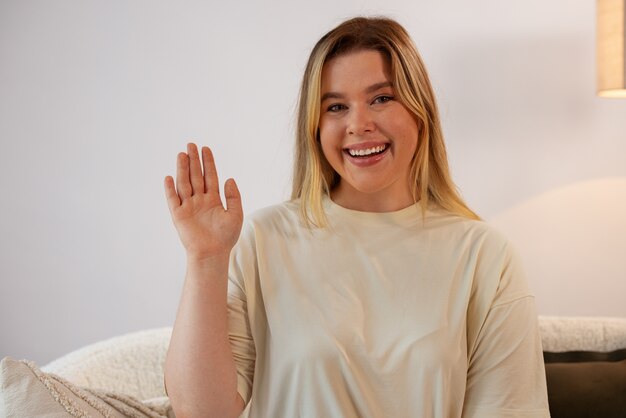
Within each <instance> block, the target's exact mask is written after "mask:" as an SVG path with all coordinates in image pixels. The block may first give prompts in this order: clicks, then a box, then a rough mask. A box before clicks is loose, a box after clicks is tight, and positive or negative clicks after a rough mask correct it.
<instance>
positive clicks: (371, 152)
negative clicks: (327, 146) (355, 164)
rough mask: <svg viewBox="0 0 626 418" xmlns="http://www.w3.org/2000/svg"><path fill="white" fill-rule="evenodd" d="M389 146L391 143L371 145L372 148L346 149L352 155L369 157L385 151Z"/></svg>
mask: <svg viewBox="0 0 626 418" xmlns="http://www.w3.org/2000/svg"><path fill="white" fill-rule="evenodd" d="M387 148H389V144H383V145H379V146H377V147H371V148H366V149H360V150H356V149H347V150H346V151H347V152H348V154H350V156H352V157H357V158H358V157H369V156H371V155H377V154H382V153H383V152H385V150H386V149H387Z"/></svg>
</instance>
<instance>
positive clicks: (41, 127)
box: [0, 0, 626, 364]
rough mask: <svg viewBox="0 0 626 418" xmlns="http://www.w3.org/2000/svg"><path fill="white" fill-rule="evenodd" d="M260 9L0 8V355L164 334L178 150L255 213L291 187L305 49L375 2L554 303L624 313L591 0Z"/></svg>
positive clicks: (617, 112)
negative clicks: (171, 192) (200, 148)
mask: <svg viewBox="0 0 626 418" xmlns="http://www.w3.org/2000/svg"><path fill="white" fill-rule="evenodd" d="M212 3H213V4H212ZM250 3H251V4H249V5H246V6H244V5H243V3H242V2H219V3H218V2H207V1H204V2H200V1H187V2H174V1H171V2H167V1H162V0H159V1H156V0H150V1H147V0H142V1H140V0H136V1H126V0H117V1H106V2H104V1H85V0H65V1H61V0H60V1H55V2H49V1H41V0H40V1H23V0H0V141H1V151H0V193H1V197H0V199H1V200H0V357H1V356H4V355H11V356H13V357H17V358H28V359H32V360H35V361H37V362H38V363H40V364H45V363H46V362H48V361H50V360H52V359H53V358H56V357H58V356H60V355H62V354H64V353H66V352H68V351H71V350H73V349H76V348H79V347H81V346H83V345H85V344H88V343H91V342H95V341H98V340H101V339H104V338H108V337H112V336H115V335H118V334H121V333H125V332H130V331H135V330H139V329H144V328H150V327H159V326H167V325H171V324H172V323H173V320H174V317H175V313H176V307H177V305H178V298H179V294H180V290H181V285H182V280H183V274H184V271H183V270H184V254H183V251H182V248H181V246H180V244H179V242H178V238H177V235H176V232H175V230H174V228H173V226H172V225H171V222H170V219H169V213H168V210H167V207H166V204H165V201H164V198H163V190H162V181H163V177H164V176H165V175H167V174H173V173H174V167H175V156H176V153H177V152H178V151H182V150H184V147H185V143H186V142H187V141H189V140H193V141H197V142H198V143H200V144H207V145H210V146H211V147H213V149H214V152H215V155H216V158H217V164H218V170H219V173H220V176H221V178H222V179H226V178H227V177H230V176H232V177H235V178H236V179H237V181H238V183H239V185H240V188H241V190H242V194H243V199H244V208H245V210H246V212H247V213H249V212H251V211H253V210H255V209H257V208H260V207H263V206H267V205H269V204H272V203H275V202H279V201H281V200H283V199H285V198H287V197H288V194H289V188H290V184H289V177H290V175H291V153H292V130H293V120H294V117H295V116H294V115H295V112H294V108H295V102H296V94H297V89H298V85H299V80H300V77H301V73H302V71H303V67H304V64H305V60H306V57H307V55H308V53H309V51H310V49H311V48H312V46H313V44H314V43H315V41H316V40H317V39H318V38H319V37H320V36H321V35H322V34H323V33H324V32H325V31H327V30H329V29H330V28H332V27H333V26H334V25H336V24H337V23H339V22H340V21H341V20H343V19H344V18H346V17H350V16H352V15H354V14H362V13H365V14H372V13H382V14H386V15H389V16H391V17H395V18H397V19H398V20H399V21H400V22H401V23H403V24H404V25H405V26H406V27H407V29H408V30H409V31H410V33H411V34H412V35H413V37H414V39H415V41H416V43H417V45H418V48H419V49H420V51H421V53H422V56H423V58H424V60H425V61H426V64H427V66H428V67H429V69H430V73H431V77H432V80H433V83H434V87H435V89H436V91H437V93H438V97H439V102H440V107H441V111H442V115H443V123H444V130H445V132H446V136H447V141H448V147H449V152H450V161H451V166H452V170H453V174H454V176H455V178H456V180H457V182H458V184H459V186H460V188H461V189H462V191H463V193H464V196H465V197H466V199H467V200H468V202H469V203H470V205H471V206H473V207H474V208H475V209H476V210H477V211H479V212H480V213H481V214H482V215H483V216H484V217H485V218H486V219H488V220H491V221H492V222H493V223H494V224H496V226H497V227H499V228H500V229H502V230H503V231H504V232H505V233H506V234H507V235H508V236H509V237H510V238H511V240H512V241H513V242H514V244H515V245H516V247H517V248H518V250H519V251H520V253H521V254H522V257H523V258H524V260H525V263H526V267H527V270H528V273H529V281H530V283H531V286H532V288H533V290H534V291H535V293H536V294H537V301H538V307H539V311H540V313H542V314H559V315H614V316H625V315H626V304H625V303H624V302H623V299H624V295H625V294H626V286H625V284H624V283H625V281H626V261H625V259H626V257H625V256H626V238H624V237H625V236H626V234H625V233H626V220H624V216H623V214H624V213H626V211H625V209H626V186H625V182H626V164H625V163H626V117H625V115H626V100H607V99H599V98H596V97H595V95H594V78H595V70H594V57H595V51H594V34H595V6H594V3H593V1H577V2H572V1H569V0H554V1H551V2H545V1H542V0H528V1H525V2H501V1H497V0H475V1H472V2H463V1H460V0H458V1H441V2H432V1H415V0H412V1H407V0H402V1H400V0H397V1H386V2H384V4H385V6H384V7H383V6H379V5H380V4H383V3H382V2H378V1H373V0H371V1H355V0H346V1H341V2H338V1H334V0H333V1H330V0H325V1H317V2H293V1H288V0H278V1H274V2H269V1H264V2H257V3H254V2H250Z"/></svg>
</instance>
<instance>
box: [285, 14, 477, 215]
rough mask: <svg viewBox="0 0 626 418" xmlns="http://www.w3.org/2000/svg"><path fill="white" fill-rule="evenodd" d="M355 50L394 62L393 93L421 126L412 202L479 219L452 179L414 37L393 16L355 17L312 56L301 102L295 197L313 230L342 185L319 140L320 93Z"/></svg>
mask: <svg viewBox="0 0 626 418" xmlns="http://www.w3.org/2000/svg"><path fill="white" fill-rule="evenodd" d="M356 50H376V51H379V52H381V53H382V54H383V56H384V57H385V58H386V59H387V60H388V61H389V64H390V68H391V77H392V83H393V88H394V91H395V92H396V95H397V96H398V98H399V100H400V101H401V102H402V104H404V106H405V107H406V108H407V109H408V110H409V112H411V113H412V114H413V115H414V117H415V118H416V120H417V121H418V126H419V133H418V135H419V138H418V142H417V149H416V152H415V155H414V156H413V160H412V163H411V164H412V165H411V171H410V173H411V174H410V176H411V178H410V182H411V183H410V184H414V187H413V201H414V202H417V201H418V200H419V201H420V202H422V213H424V212H425V210H426V208H427V207H428V204H429V202H433V203H435V204H437V205H438V206H440V207H441V208H443V209H445V210H447V211H449V212H451V213H454V214H457V215H460V216H463V217H466V218H470V219H480V218H479V217H478V215H476V214H475V213H474V212H473V211H472V210H471V209H470V208H469V207H468V206H467V205H466V204H465V202H464V201H463V199H462V198H461V197H460V195H459V193H458V191H457V188H456V186H455V185H454V183H453V181H452V178H451V176H450V172H449V168H448V158H447V153H446V148H445V144H444V141H443V132H442V129H441V123H440V121H439V111H438V110H437V103H436V100H435V95H434V93H433V90H432V87H431V84H430V80H429V78H428V74H427V72H426V68H425V66H424V63H423V62H422V59H421V57H420V55H419V53H418V52H417V49H416V48H415V45H414V44H413V41H412V40H411V38H410V36H409V34H408V33H407V32H406V30H405V29H404V28H403V27H402V26H401V25H400V24H399V23H397V22H396V21H394V20H391V19H388V18H381V17H378V18H367V17H356V18H353V19H350V20H347V21H345V22H343V23H341V24H340V25H339V26H337V27H336V28H334V29H333V30H331V31H330V32H328V33H327V34H326V35H324V36H323V37H322V38H321V39H320V40H319V41H318V42H317V44H316V45H315V47H314V48H313V50H312V51H311V55H310V56H309V60H308V62H307V66H306V70H305V72H304V76H303V78H302V86H301V89H300V98H299V102H298V119H297V127H296V149H295V163H294V172H293V186H292V192H291V198H292V199H300V211H301V216H302V218H303V220H304V222H305V224H307V225H308V226H310V225H311V224H313V225H315V226H318V227H323V226H325V225H326V224H327V219H326V215H325V213H324V209H323V206H322V199H323V197H324V195H330V190H332V188H333V187H334V186H336V185H337V184H338V183H339V180H340V177H339V175H338V174H337V172H335V170H334V169H333V168H332V167H331V166H330V164H329V163H328V161H327V160H326V157H325V156H324V154H323V152H322V148H321V145H320V142H319V120H320V89H321V77H322V69H323V67H324V64H325V63H326V62H327V61H328V60H330V59H332V58H334V57H337V56H339V55H342V54H346V53H349V52H354V51H356Z"/></svg>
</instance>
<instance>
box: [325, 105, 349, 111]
mask: <svg viewBox="0 0 626 418" xmlns="http://www.w3.org/2000/svg"><path fill="white" fill-rule="evenodd" d="M345 108H346V107H345V106H344V105H342V104H334V105H330V106H328V111H329V112H339V111H340V110H343V109H345Z"/></svg>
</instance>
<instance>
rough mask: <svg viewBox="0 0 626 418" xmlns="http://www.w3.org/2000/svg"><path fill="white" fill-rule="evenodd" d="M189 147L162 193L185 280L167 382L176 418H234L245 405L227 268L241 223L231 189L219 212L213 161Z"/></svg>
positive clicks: (235, 193)
mask: <svg viewBox="0 0 626 418" xmlns="http://www.w3.org/2000/svg"><path fill="white" fill-rule="evenodd" d="M202 163H203V164H202V165H203V166H204V172H203V167H202V165H201V163H200V156H199V155H198V149H197V147H196V145H195V144H188V145H187V153H180V154H179V155H178V160H177V172H176V187H174V179H173V178H172V177H170V176H168V177H166V178H165V193H166V198H167V203H168V206H169V209H170V213H171V215H172V220H173V222H174V226H175V227H176V230H177V232H178V235H179V237H180V239H181V242H182V244H183V246H184V247H185V251H186V253H187V275H186V277H185V282H184V285H183V292H182V297H181V300H180V305H179V308H178V313H177V315H176V321H175V323H174V329H173V332H172V338H171V341H170V346H169V349H168V353H167V357H166V361H165V381H166V384H167V389H168V395H169V397H170V400H171V403H172V408H173V410H174V413H175V414H176V416H177V417H178V418H193V417H220V418H222V417H226V418H228V417H237V416H239V415H240V414H241V412H242V411H243V409H244V402H243V400H242V398H241V397H240V396H239V395H238V393H237V372H236V368H235V362H234V358H233V354H232V351H231V348H230V343H229V339H228V314H227V283H228V263H229V256H230V252H231V250H232V248H233V247H234V245H235V243H236V242H237V239H238V237H239V234H240V232H241V226H242V222H243V210H242V207H241V197H240V195H239V190H238V188H237V185H236V184H235V182H234V181H233V180H228V181H227V182H226V185H225V186H224V194H225V197H226V206H227V208H226V209H225V208H224V206H223V204H222V201H221V198H220V196H219V183H218V179H217V172H216V169H215V162H214V160H213V155H212V153H211V151H210V150H209V148H206V147H204V148H203V149H202Z"/></svg>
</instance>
